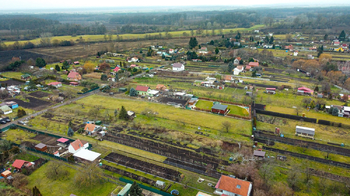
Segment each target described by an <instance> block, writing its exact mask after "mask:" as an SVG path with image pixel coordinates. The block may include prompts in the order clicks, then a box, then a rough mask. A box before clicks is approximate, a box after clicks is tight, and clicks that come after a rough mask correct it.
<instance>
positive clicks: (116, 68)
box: [113, 67, 121, 72]
mask: <svg viewBox="0 0 350 196" xmlns="http://www.w3.org/2000/svg"><path fill="white" fill-rule="evenodd" d="M120 70H121V69H120V67H115V68H114V69H113V71H114V72H118V71H120Z"/></svg>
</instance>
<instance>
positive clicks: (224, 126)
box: [221, 121, 232, 133]
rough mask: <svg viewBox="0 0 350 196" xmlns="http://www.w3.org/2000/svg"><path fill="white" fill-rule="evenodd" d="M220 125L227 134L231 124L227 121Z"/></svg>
mask: <svg viewBox="0 0 350 196" xmlns="http://www.w3.org/2000/svg"><path fill="white" fill-rule="evenodd" d="M221 125H222V128H223V129H224V130H225V131H226V133H228V132H229V130H230V129H231V127H232V124H231V123H230V122H228V121H224V122H222V124H221Z"/></svg>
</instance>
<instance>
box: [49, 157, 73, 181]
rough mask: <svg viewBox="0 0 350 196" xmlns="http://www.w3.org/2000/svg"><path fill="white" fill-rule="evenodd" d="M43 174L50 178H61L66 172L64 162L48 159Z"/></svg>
mask: <svg viewBox="0 0 350 196" xmlns="http://www.w3.org/2000/svg"><path fill="white" fill-rule="evenodd" d="M47 167H48V168H47V170H46V172H45V176H46V177H47V178H49V179H52V180H58V179H62V178H64V177H65V176H67V174H68V170H67V169H66V167H65V164H64V163H62V162H60V161H50V163H49V164H48V166H47Z"/></svg>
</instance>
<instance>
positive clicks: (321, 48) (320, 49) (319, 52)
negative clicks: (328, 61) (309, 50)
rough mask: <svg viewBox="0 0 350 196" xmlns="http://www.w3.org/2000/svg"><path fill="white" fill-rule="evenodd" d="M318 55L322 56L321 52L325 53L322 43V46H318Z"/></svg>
mask: <svg viewBox="0 0 350 196" xmlns="http://www.w3.org/2000/svg"><path fill="white" fill-rule="evenodd" d="M317 52H318V53H317V57H320V56H321V54H322V53H323V45H321V46H319V47H318V48H317Z"/></svg>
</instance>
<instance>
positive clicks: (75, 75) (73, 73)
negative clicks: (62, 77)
mask: <svg viewBox="0 0 350 196" xmlns="http://www.w3.org/2000/svg"><path fill="white" fill-rule="evenodd" d="M79 76H80V74H79V73H78V72H74V71H71V72H69V74H68V76H67V78H72V79H75V78H77V77H79Z"/></svg>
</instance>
